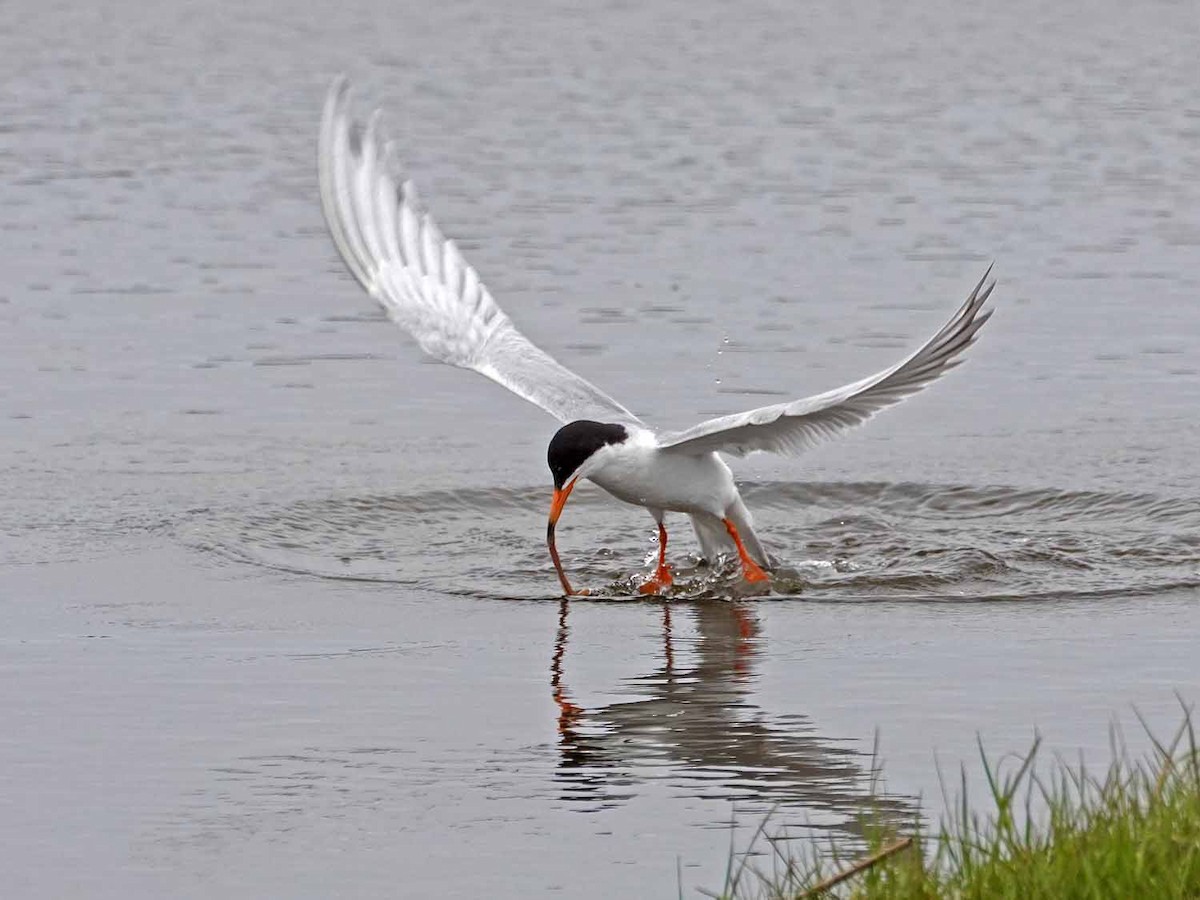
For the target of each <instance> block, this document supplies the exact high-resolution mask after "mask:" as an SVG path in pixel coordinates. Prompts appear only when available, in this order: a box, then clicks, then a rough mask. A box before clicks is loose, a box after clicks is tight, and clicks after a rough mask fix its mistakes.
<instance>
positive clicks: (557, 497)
mask: <svg viewBox="0 0 1200 900" xmlns="http://www.w3.org/2000/svg"><path fill="white" fill-rule="evenodd" d="M576 481H578V479H577V478H572V479H571V480H570V481H568V482H567V485H566V487H563V488H555V489H554V499H553V500H552V501H550V524H548V525H547V526H546V545H547V546H548V547H549V548H550V558H551V559H552V560H554V568H555V569H556V570H557V571H558V580H559V581H561V582H562V586H563V590H564V591H566V593H567V596H568V597H569V596H571V595H572V594H574V593H575V591H574V590H572V589H571V582H569V581H567V573H566V572H564V571H563V567H562V563H561V562H560V561H559V559H558V548H557V547H555V546H554V526H555V525H557V524H558V517H559V516H561V515H562V510H563V507H564V506H566V504H567V498H568V497H569V496H571V491H572V490H573V489H574V487H575V482H576Z"/></svg>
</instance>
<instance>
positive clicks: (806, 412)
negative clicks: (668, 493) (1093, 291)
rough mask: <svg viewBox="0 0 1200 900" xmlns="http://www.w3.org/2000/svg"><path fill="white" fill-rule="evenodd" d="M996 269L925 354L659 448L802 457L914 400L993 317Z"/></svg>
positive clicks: (725, 419) (727, 419)
mask: <svg viewBox="0 0 1200 900" xmlns="http://www.w3.org/2000/svg"><path fill="white" fill-rule="evenodd" d="M991 271H992V269H991V266H989V267H988V270H987V272H985V273H984V274H983V278H981V279H980V280H979V284H977V285H976V286H975V290H973V291H972V292H971V296H970V297H968V298H967V301H966V303H964V304H963V305H962V306H961V307H960V308H959V310H958V312H956V313H955V314H954V316H953V317H952V318H951V319H950V321H949V322H947V323H946V324H945V325H944V326H943V327H942V329H941V331H939V332H938V333H937V334H935V335H934V336H933V337H931V338H930V339H929V340H928V341H927V342H926V343H925V345H924V346H923V347H921V349H920V350H918V351H917V352H916V353H914V354H912V356H910V357H908V358H907V359H905V360H903V361H902V362H899V363H897V364H896V365H894V366H892V367H891V368H890V369H884V370H883V371H882V372H879V373H877V374H875V375H872V376H871V377H870V378H864V379H863V380H862V381H856V382H854V383H853V384H847V385H845V386H844V387H840V388H834V389H833V390H832V391H826V392H825V393H823V394H817V395H816V396H813V397H806V398H805V399H803V400H794V401H792V402H791V403H777V404H775V405H773V406H764V407H761V408H759V409H752V410H750V411H749V412H744V413H736V414H734V415H731V416H721V417H720V418H717V419H709V420H708V421H707V422H701V423H700V424H699V425H696V426H694V427H692V428H688V429H687V430H685V431H678V432H673V433H670V434H664V435H661V436H660V437H659V446H660V447H663V448H666V449H669V450H671V451H672V452H678V453H687V454H701V453H709V452H711V451H713V450H718V451H720V452H722V453H729V454H731V455H733V456H745V455H746V454H748V453H753V452H755V451H756V450H766V451H770V452H773V453H800V452H801V451H803V450H806V449H807V448H809V447H811V446H812V445H814V444H816V443H818V442H820V441H822V440H824V439H825V438H829V437H833V436H835V435H837V434H839V433H840V432H842V431H845V430H847V429H849V428H852V427H853V426H855V425H861V424H862V423H863V422H865V421H867V419H869V418H871V416H873V415H875V413H877V412H879V410H881V409H884V408H885V407H888V406H891V405H892V404H894V403H899V402H900V401H901V400H903V399H904V398H905V397H908V396H909V395H911V394H915V393H916V392H917V391H919V390H921V389H922V388H923V387H925V386H926V385H927V384H929V383H930V382H932V381H934V380H936V379H937V378H938V377H939V376H940V375H942V373H944V372H947V371H949V370H950V369H952V368H954V367H955V366H957V365H958V364H959V363H960V362H962V360H961V359H960V358H959V357H960V354H961V353H962V352H963V351H964V350H965V349H966V348H967V347H969V346H970V345H971V344H972V343H974V341H975V334H976V332H978V331H979V329H980V328H981V327H982V326H983V323H984V322H986V321H987V320H988V318H989V317H990V316H991V315H992V310H990V309H987V310H984V309H983V304H984V303H985V302H986V301H987V299H988V297H989V296H990V295H991V293H992V288H994V287H995V286H996V283H995V282H994V281H993V282H991V283H990V284H987V286H986V287H985V286H984V285H985V282H987V280H988V275H989V274H991Z"/></svg>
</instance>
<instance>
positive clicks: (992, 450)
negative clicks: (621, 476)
mask: <svg viewBox="0 0 1200 900" xmlns="http://www.w3.org/2000/svg"><path fill="white" fill-rule="evenodd" d="M101 6H102V8H101V7H98V6H94V5H89V4H77V3H69V2H54V0H50V2H40V3H33V2H29V0H13V2H9V3H7V4H5V6H4V18H5V28H4V29H3V33H2V34H0V74H2V75H3V83H4V85H5V90H4V92H3V93H2V94H0V174H2V178H0V272H2V273H3V275H2V277H0V341H2V344H0V497H2V498H3V502H2V503H0V535H2V537H0V621H2V622H3V627H2V628H0V670H2V673H3V677H0V721H2V722H3V723H4V727H3V728H2V729H0V869H3V871H4V872H5V873H6V874H5V881H6V891H10V892H12V895H13V896H23V897H68V896H78V897H120V898H126V897H131V896H176V897H187V896H195V897H211V896H216V895H220V896H225V897H247V898H250V897H263V896H286V897H327V896H333V895H336V896H345V897H356V896H361V897H373V896H413V897H417V896H421V897H428V896H455V897H459V896H461V897H473V896H481V895H485V894H486V895H488V896H499V897H528V896H541V895H546V894H554V893H557V894H559V895H562V896H571V897H592V896H594V897H612V896H639V897H641V896H645V897H666V896H676V894H677V892H678V889H679V887H680V886H682V889H683V891H684V894H685V895H694V892H693V889H694V888H696V887H706V888H710V889H715V888H719V887H720V885H721V877H722V873H723V870H724V866H725V861H726V856H727V853H728V848H729V846H730V841H731V836H730V822H731V821H734V822H736V823H737V827H738V831H737V834H736V835H735V836H734V838H733V842H734V844H735V845H738V846H744V844H745V841H746V840H747V839H748V838H749V833H750V832H751V831H752V830H753V828H754V827H755V826H756V825H757V824H758V823H759V821H761V818H762V816H763V815H765V814H766V813H767V812H768V811H770V810H772V809H773V810H775V814H774V816H775V817H774V819H773V822H774V823H775V824H774V825H773V826H772V827H773V828H774V830H775V832H776V833H780V834H784V833H786V834H790V835H803V834H807V833H810V832H815V833H817V834H819V835H820V834H828V833H836V834H843V835H848V836H853V835H854V834H855V833H856V829H857V827H858V826H857V822H858V819H859V816H860V815H861V813H862V812H863V811H864V810H866V809H868V808H870V809H874V810H876V811H877V812H879V813H880V814H882V815H884V816H888V817H892V818H894V819H895V820H896V821H911V820H913V819H914V818H916V817H923V818H924V819H925V820H926V821H929V822H936V821H937V818H938V816H939V815H941V813H942V811H943V806H942V799H941V795H940V791H939V780H938V771H937V768H938V765H939V764H940V765H941V767H942V768H943V771H948V772H951V773H955V772H957V769H958V766H959V765H960V764H965V765H966V766H967V768H968V772H969V773H972V774H971V780H972V783H973V784H978V779H977V777H976V776H977V773H978V769H977V765H976V760H977V752H978V751H977V747H976V740H977V738H978V739H981V740H982V741H983V743H984V745H985V746H986V747H987V748H989V749H990V750H992V751H994V753H995V754H997V755H999V754H1001V753H1005V752H1009V751H1017V750H1022V749H1024V748H1026V747H1027V746H1028V745H1029V743H1030V742H1031V740H1032V738H1033V736H1034V733H1035V731H1038V732H1040V733H1041V734H1043V735H1044V737H1045V740H1046V744H1047V747H1048V749H1049V750H1051V751H1053V752H1058V753H1062V754H1064V755H1066V756H1068V757H1071V758H1074V757H1075V756H1076V755H1077V754H1079V753H1083V754H1084V756H1085V758H1086V759H1087V760H1089V761H1090V762H1091V763H1093V764H1095V765H1103V763H1104V762H1105V761H1106V760H1107V759H1108V755H1109V746H1110V745H1109V729H1110V725H1111V724H1112V723H1113V722H1114V721H1119V722H1121V723H1123V724H1124V725H1125V727H1126V730H1127V734H1128V736H1129V739H1130V742H1131V744H1132V745H1133V746H1134V748H1135V750H1137V749H1139V748H1141V747H1143V746H1144V745H1145V741H1144V740H1140V739H1139V733H1140V732H1139V726H1138V725H1137V724H1136V719H1135V718H1134V715H1133V711H1134V709H1135V708H1136V709H1137V710H1138V711H1140V712H1141V714H1142V715H1144V716H1145V718H1146V719H1147V721H1148V722H1149V723H1150V724H1151V726H1152V727H1154V728H1156V729H1157V730H1159V731H1161V732H1162V733H1164V734H1165V733H1167V732H1169V731H1170V730H1171V729H1172V728H1173V727H1174V726H1175V725H1176V724H1177V723H1178V721H1179V715H1180V713H1179V707H1180V702H1181V701H1182V702H1185V703H1192V702H1195V701H1196V700H1197V699H1198V698H1200V653H1197V652H1196V646H1197V636H1198V634H1200V485H1198V484H1197V478H1196V471H1197V465H1196V458H1197V451H1198V449H1200V416H1198V415H1197V411H1198V409H1200V401H1198V398H1200V347H1198V345H1197V341H1196V336H1197V334H1200V274H1198V272H1200V86H1198V84H1200V82H1198V81H1197V79H1196V66H1195V47H1196V46H1197V45H1198V44H1200V19H1198V18H1197V17H1196V15H1195V10H1194V9H1193V8H1192V7H1191V6H1190V5H1189V4H1186V3H1158V2H1152V3H1149V4H1141V5H1138V6H1136V7H1128V5H1127V4H1122V3H1117V2H1097V3H1094V4H1088V5H1087V9H1086V11H1083V10H1078V9H1074V8H1071V7H1070V6H1069V5H1068V6H1061V5H1060V6H1061V8H1047V6H1046V5H1045V4H1041V3H1032V2H1026V0H1017V2H1013V3H1008V4H1003V5H992V7H994V8H968V7H966V6H964V5H963V4H955V3H950V2H938V0H934V2H923V3H921V4H918V5H917V7H916V8H914V9H910V10H905V11H898V10H897V8H896V7H895V5H894V4H888V3H882V2H873V0H869V2H864V3H857V4H854V5H853V8H852V9H850V8H847V7H846V5H845V4H835V3H828V4H805V5H795V4H768V3H747V4H739V5H737V6H730V5H728V4H717V3H708V2H700V3H697V2H686V3H685V2H682V0H680V2H650V3H638V4H632V3H616V2H609V3H600V4H594V5H592V6H590V7H585V8H582V9H575V8H569V7H567V6H566V5H559V4H551V3H514V4H506V5H505V6H504V7H503V10H501V8H500V7H497V6H495V5H493V4H486V3H481V2H478V0H469V2H462V3H441V4H432V3H395V2H387V3H385V2H376V3H371V2H362V0H351V2H340V3H328V2H307V3H303V4H297V5H295V6H294V7H293V8H290V9H289V8H287V7H286V6H285V5H280V4H273V3H265V2H261V0H244V2H239V3H225V2H216V3H205V4H200V3H188V2H183V0H166V2H163V3H159V4H152V5H146V4H140V3H129V2H127V3H123V4H122V3H117V4H105V5H101ZM342 71H345V72H347V73H348V74H350V76H351V77H352V78H353V79H354V81H355V83H356V85H357V87H358V98H359V102H360V103H361V104H362V105H363V109H364V111H365V110H366V109H369V108H370V107H371V106H374V105H380V106H383V107H385V108H386V109H387V110H388V113H389V117H390V127H391V130H392V131H393V133H394V134H395V135H396V137H397V139H398V141H399V143H400V146H401V148H402V152H403V155H404V156H405V158H406V160H407V162H408V164H409V167H410V169H411V171H412V173H413V176H414V177H415V178H416V180H417V183H418V184H419V186H420V187H421V189H422V193H423V195H424V197H425V199H426V201H427V202H428V204H429V205H430V207H431V208H432V210H433V211H434V212H435V214H436V215H437V217H438V219H439V221H440V224H441V225H442V227H443V230H444V231H445V232H446V233H447V235H449V236H451V237H454V238H456V239H457V240H458V241H459V242H460V244H461V246H462V247H463V249H464V252H466V254H467V255H468V257H469V259H470V260H471V261H472V262H473V264H474V265H475V266H476V267H477V268H478V269H479V271H480V272H481V274H482V276H483V277H484V278H485V279H486V281H487V282H488V284H489V286H490V287H491V289H492V291H493V293H494V294H495V296H496V298H497V299H498V300H499V302H500V303H501V304H502V305H503V306H504V307H505V308H506V310H507V311H508V312H509V313H510V314H511V315H512V317H513V318H514V319H515V320H516V321H517V323H518V324H519V326H520V327H522V329H523V330H525V332H526V333H527V334H528V335H529V336H530V337H531V338H532V339H533V340H534V341H535V342H537V343H539V344H540V345H541V346H543V347H544V348H545V349H547V350H548V351H549V352H551V353H552V354H554V355H556V356H557V357H559V358H560V359H561V360H562V361H564V362H565V363H567V364H568V365H570V366H572V367H573V368H576V369H577V370H578V371H580V372H581V374H583V375H584V376H586V377H588V378H590V379H592V380H593V381H595V382H597V383H598V384H600V385H601V386H602V387H604V388H605V389H606V390H608V391H609V392H610V393H612V394H613V395H614V396H615V397H617V398H618V399H620V400H622V401H623V402H624V403H626V404H627V405H628V406H630V407H631V408H632V409H633V410H634V411H635V412H637V413H638V414H639V415H641V416H642V417H643V418H645V419H646V420H647V421H650V422H652V423H654V424H656V425H660V426H662V427H668V428H674V427H682V426H685V425H687V424H690V423H692V422H694V421H696V420H698V419H699V418H702V417H707V416H711V415H716V414H722V413H728V412H735V411H738V410H740V409H745V408H749V407H752V406H758V405H763V404H766V403H772V402H777V401H778V400H780V399H786V398H791V397H799V396H804V395H807V394H810V393H814V392H816V391H819V390H823V389H826V388H830V387H834V386H836V385H839V384H842V383H844V382H846V381H850V380H853V379H857V378H859V377H862V376H864V375H866V374H868V373H871V372H874V371H876V370H878V369H881V368H883V367H884V366H886V365H890V364H891V363H892V362H894V361H896V360H897V359H898V358H900V357H901V356H902V355H903V354H904V353H906V352H907V351H908V349H910V348H912V347H914V346H915V345H916V344H917V343H918V342H919V341H921V340H922V339H924V338H925V337H926V336H927V335H929V334H931V333H932V332H933V331H934V330H936V328H938V327H939V326H940V325H941V323H942V321H944V319H945V318H946V317H947V316H948V315H949V313H950V312H951V311H952V310H953V309H954V308H955V307H956V306H957V305H958V304H959V303H960V302H961V300H962V299H963V298H964V297H965V296H966V294H967V293H968V292H969V290H970V288H971V287H972V286H973V285H974V283H975V282H976V281H977V280H978V278H979V277H980V275H981V274H982V272H983V270H984V269H985V268H986V266H987V265H988V263H989V262H990V261H992V260H995V261H996V269H995V274H996V276H997V278H998V279H999V286H998V287H997V289H996V292H995V294H994V299H993V305H994V306H995V308H996V314H995V316H994V318H993V319H992V321H991V322H989V324H988V325H987V326H986V328H985V329H984V331H983V333H982V335H981V339H980V341H979V343H978V344H977V345H976V346H975V347H973V348H972V349H971V351H970V353H969V358H968V360H967V362H966V364H965V365H963V366H962V367H961V368H959V369H958V370H956V371H954V372H953V373H951V374H950V375H949V376H948V377H947V378H945V379H944V380H943V381H942V382H940V383H938V384H937V385H935V386H933V388H931V389H930V390H929V391H927V392H926V393H924V394H922V395H921V396H919V397H917V398H915V399H913V400H910V401H908V402H907V403H905V404H904V405H902V406H901V407H899V408H896V409H894V410H890V411H888V412H887V413H885V414H883V415H881V416H880V417H879V418H878V419H877V420H875V421H873V422H871V423H869V424H868V425H867V426H866V427H864V428H863V429H861V430H859V431H857V432H855V433H853V434H851V435H849V436H847V437H845V438H844V439H842V440H840V441H839V442H837V443H833V444H829V445H826V446H823V447H821V448H818V449H817V450H815V451H813V452H811V453H809V454H808V455H806V456H804V457H802V458H800V459H783V458H773V457H756V458H753V459H750V460H746V461H742V462H738V463H736V464H735V471H736V472H737V474H738V476H739V478H740V479H741V480H742V482H743V484H744V486H745V497H746V500H747V503H748V505H749V506H750V507H751V509H752V510H753V511H754V514H755V516H756V520H757V522H758V525H759V529H760V531H761V533H762V535H763V536H764V539H765V540H766V541H767V542H768V543H769V546H770V548H771V550H772V551H773V552H774V553H775V554H776V555H777V556H778V557H779V558H780V567H779V570H778V571H777V573H776V575H775V578H774V583H773V590H772V592H771V593H770V594H769V595H767V596H741V592H740V590H739V585H738V584H737V583H736V580H730V579H729V578H727V577H724V576H722V575H721V574H720V573H717V574H716V575H714V574H713V573H711V572H709V571H707V570H704V569H699V568H696V567H695V565H694V563H695V557H694V554H695V552H696V547H695V545H694V538H693V536H692V535H691V533H690V528H688V527H687V526H686V524H685V523H684V522H682V521H681V522H677V523H676V526H677V527H676V528H675V530H674V537H673V540H672V545H671V548H672V554H673V555H674V556H675V559H676V562H677V565H678V566H679V569H680V573H679V574H680V579H679V585H678V592H677V595H676V596H674V597H672V598H671V600H670V601H669V602H663V601H661V600H651V601H647V600H641V599H629V598H630V595H631V588H632V586H633V585H635V584H636V583H637V582H638V581H639V580H640V579H641V578H643V577H644V576H645V574H646V573H648V572H649V571H650V569H651V567H652V560H653V556H654V553H655V550H656V548H655V544H654V543H653V529H652V522H651V520H650V519H649V517H648V516H646V515H645V513H644V512H642V511H640V510H637V509H635V508H633V507H626V506H622V505H620V504H618V503H617V502H616V501H614V500H612V499H611V498H608V497H606V496H605V495H603V494H602V493H601V492H600V491H599V490H598V489H594V488H591V489H589V488H581V489H580V490H579V491H577V492H576V494H575V496H574V497H573V498H572V501H571V503H570V504H569V506H568V507H567V510H566V513H565V515H564V518H563V521H562V523H561V526H560V540H559V545H560V548H561V549H562V551H563V554H564V561H565V563H566V565H567V568H568V571H569V572H571V574H572V577H573V579H577V580H578V581H579V582H580V583H581V584H583V585H586V586H588V587H590V588H592V589H593V590H594V591H595V592H596V597H594V598H589V599H576V600H572V601H571V602H569V603H564V602H562V601H561V600H560V598H559V596H558V594H557V580H556V578H555V576H554V572H553V569H552V567H551V564H550V561H549V559H548V557H547V554H546V551H545V545H544V533H545V517H546V512H547V509H548V505H549V494H550V479H549V473H548V471H547V470H546V466H545V446H546V443H547V441H548V440H549V438H550V436H551V435H552V434H553V432H554V430H555V428H556V423H555V422H553V421H552V420H550V419H549V418H548V417H546V416H545V415H544V414H542V413H541V412H540V411H539V410H537V409H535V408H533V407H531V406H528V405H526V404H524V403H523V402H522V401H520V400H518V399H516V398H515V397H511V396H509V395H508V394H506V392H504V391H503V390H502V389H500V388H498V387H496V386H495V385H492V384H491V383H489V382H486V381H485V380H483V379H481V378H478V377H477V376H474V375H472V374H470V373H466V372H462V371H459V370H454V369H450V368H448V367H445V366H440V365H437V364H431V363H430V362H429V361H427V360H424V359H422V357H421V355H420V353H419V352H418V351H417V349H416V348H415V346H414V345H413V344H412V343H411V342H410V341H409V340H408V339H407V338H406V337H404V336H403V335H402V334H400V333H399V332H398V331H397V330H396V329H395V328H394V327H393V326H392V325H390V324H389V323H387V322H386V321H385V320H384V319H383V317H382V316H381V314H379V313H378V312H377V311H376V310H375V309H374V308H373V306H372V304H371V302H370V301H369V299H368V298H367V297H366V296H365V295H364V294H363V293H362V292H361V291H360V290H359V289H358V288H357V286H356V285H355V284H353V283H352V281H351V280H350V279H349V276H347V275H346V274H345V273H344V271H343V269H342V267H341V264H340V262H339V261H338V259H337V257H336V254H335V252H334V250H333V247H332V245H331V242H330V241H329V239H328V237H327V236H326V234H325V231H324V226H323V223H322V220H321V216H320V209H319V203H318V200H317V189H316V174H315V142H316V129H317V123H318V119H319V115H320V107H321V102H322V100H323V97H324V92H325V89H326V87H327V85H328V84H329V82H330V80H331V79H332V77H333V76H334V75H335V74H336V73H338V72H342ZM669 522H670V520H669ZM876 742H878V754H879V757H880V758H881V759H882V761H883V766H884V775H885V779H886V780H885V783H884V784H883V786H882V788H881V789H880V790H878V791H877V792H876V794H875V795H874V796H872V793H871V779H872V771H873V767H874V764H875V763H874V758H873V751H874V748H875V745H876Z"/></svg>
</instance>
